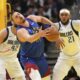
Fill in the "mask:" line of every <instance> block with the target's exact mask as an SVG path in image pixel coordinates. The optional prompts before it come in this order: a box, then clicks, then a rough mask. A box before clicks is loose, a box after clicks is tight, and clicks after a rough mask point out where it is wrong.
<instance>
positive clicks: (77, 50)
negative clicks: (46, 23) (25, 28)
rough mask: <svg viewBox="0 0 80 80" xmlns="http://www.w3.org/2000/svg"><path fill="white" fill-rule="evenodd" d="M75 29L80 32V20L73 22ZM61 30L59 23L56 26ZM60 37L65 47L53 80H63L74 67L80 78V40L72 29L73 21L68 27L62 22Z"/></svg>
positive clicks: (54, 70)
mask: <svg viewBox="0 0 80 80" xmlns="http://www.w3.org/2000/svg"><path fill="white" fill-rule="evenodd" d="M72 24H73V27H74V29H75V30H76V31H78V32H80V20H72ZM55 25H56V26H57V28H58V29H59V23H56V24H55ZM60 26H61V27H60V30H59V32H60V35H61V37H62V38H63V40H64V44H65V47H64V48H63V49H61V52H60V56H59V58H58V60H57V63H56V65H55V66H54V69H53V80H63V78H64V77H65V76H66V75H67V74H68V71H69V70H70V69H71V67H72V66H73V67H74V68H75V70H76V72H77V74H78V76H80V44H79V42H80V39H79V37H78V36H77V35H76V34H75V32H74V30H73V29H72V27H71V20H70V21H69V23H68V24H67V25H63V24H61V22H60Z"/></svg>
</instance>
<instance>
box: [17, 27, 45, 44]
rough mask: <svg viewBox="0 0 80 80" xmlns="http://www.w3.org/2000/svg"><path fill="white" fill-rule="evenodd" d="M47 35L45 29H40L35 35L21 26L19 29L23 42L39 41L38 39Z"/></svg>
mask: <svg viewBox="0 0 80 80" xmlns="http://www.w3.org/2000/svg"><path fill="white" fill-rule="evenodd" d="M45 35H46V32H45V31H43V30H39V32H38V33H35V34H33V35H30V34H29V33H28V31H27V30H26V29H24V28H21V29H19V30H18V31H17V36H18V39H19V40H20V41H21V42H26V41H27V42H30V43H33V42H35V41H37V40H38V39H40V38H41V37H44V36H45Z"/></svg>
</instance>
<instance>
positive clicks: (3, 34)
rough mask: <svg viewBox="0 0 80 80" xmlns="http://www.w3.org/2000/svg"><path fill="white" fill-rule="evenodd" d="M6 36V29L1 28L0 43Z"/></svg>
mask: <svg viewBox="0 0 80 80" xmlns="http://www.w3.org/2000/svg"><path fill="white" fill-rule="evenodd" d="M6 36H7V30H6V29H3V30H2V31H0V44H1V43H2V42H3V41H4V40H5V38H6Z"/></svg>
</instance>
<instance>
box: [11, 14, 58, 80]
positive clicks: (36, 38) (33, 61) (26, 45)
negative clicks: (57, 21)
mask: <svg viewBox="0 0 80 80" xmlns="http://www.w3.org/2000/svg"><path fill="white" fill-rule="evenodd" d="M12 20H13V23H14V24H15V25H17V26H16V28H17V37H18V40H19V42H20V43H21V49H20V60H21V62H22V64H23V67H24V69H25V71H26V73H27V74H28V75H29V77H30V78H31V80H50V70H49V67H48V64H47V62H46V59H45V58H44V55H43V54H44V41H43V37H45V36H46V35H48V34H49V33H50V30H49V29H45V30H41V27H40V26H39V25H38V24H37V22H41V23H44V24H50V25H52V24H53V23H52V22H51V21H50V20H48V19H47V18H45V17H42V16H35V15H29V16H28V17H27V18H24V16H23V15H22V14H20V13H18V12H14V13H13V15H12ZM53 29H55V28H53ZM56 32H57V33H58V31H57V30H56ZM41 78H42V79H41Z"/></svg>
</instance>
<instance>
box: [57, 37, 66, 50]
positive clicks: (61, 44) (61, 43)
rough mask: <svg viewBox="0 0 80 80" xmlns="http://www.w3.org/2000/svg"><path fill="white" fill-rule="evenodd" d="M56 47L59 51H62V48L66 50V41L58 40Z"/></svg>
mask: <svg viewBox="0 0 80 80" xmlns="http://www.w3.org/2000/svg"><path fill="white" fill-rule="evenodd" d="M56 46H57V48H58V49H60V47H61V48H64V47H65V44H64V40H63V39H62V38H59V39H58V40H56Z"/></svg>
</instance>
